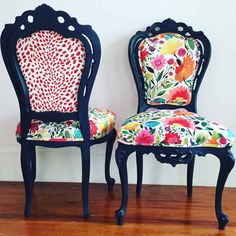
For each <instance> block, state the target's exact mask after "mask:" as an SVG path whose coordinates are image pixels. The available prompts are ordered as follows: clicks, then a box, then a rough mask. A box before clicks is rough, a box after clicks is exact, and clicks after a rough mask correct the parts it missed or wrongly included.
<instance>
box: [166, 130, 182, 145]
mask: <svg viewBox="0 0 236 236" xmlns="http://www.w3.org/2000/svg"><path fill="white" fill-rule="evenodd" d="M163 142H164V143H166V144H181V139H180V136H179V134H177V133H173V132H169V133H167V134H166V135H165V139H164V140H163Z"/></svg>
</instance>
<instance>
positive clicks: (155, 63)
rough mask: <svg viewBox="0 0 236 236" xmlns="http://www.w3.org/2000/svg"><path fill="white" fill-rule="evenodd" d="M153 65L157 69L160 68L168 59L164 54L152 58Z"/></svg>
mask: <svg viewBox="0 0 236 236" xmlns="http://www.w3.org/2000/svg"><path fill="white" fill-rule="evenodd" d="M151 63H152V66H153V68H154V69H156V70H160V69H161V68H162V67H163V66H164V65H165V63H166V59H165V57H164V56H163V55H160V56H157V57H156V58H154V59H153V60H152V62H151Z"/></svg>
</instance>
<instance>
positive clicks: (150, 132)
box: [117, 109, 234, 148]
mask: <svg viewBox="0 0 236 236" xmlns="http://www.w3.org/2000/svg"><path fill="white" fill-rule="evenodd" d="M233 139H234V135H233V133H232V132H231V131H230V130H228V129H227V128H225V127H224V126H222V125H220V124H217V123H215V122H212V121H209V120H208V119H205V118H203V117H201V116H199V115H198V114H196V113H192V112H188V111H187V110H185V109H176V110H152V111H146V112H142V113H138V114H137V115H134V116H132V117H130V118H129V119H128V120H126V122H125V123H124V124H123V125H122V126H121V127H120V128H119V129H118V131H117V140H118V142H120V143H124V144H128V145H145V146H160V147H162V146H166V147H217V148H223V147H226V146H232V143H233Z"/></svg>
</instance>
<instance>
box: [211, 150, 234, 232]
mask: <svg viewBox="0 0 236 236" xmlns="http://www.w3.org/2000/svg"><path fill="white" fill-rule="evenodd" d="M217 157H218V158H219V160H220V172H219V176H218V180H217V186H216V194H215V212H216V217H217V219H218V222H219V229H221V230H223V229H224V228H225V225H226V224H227V223H228V222H229V217H228V216H227V215H225V214H224V213H223V211H222V193H223V190H224V186H225V182H226V180H227V177H228V175H229V173H230V171H231V170H232V168H233V167H234V163H235V160H234V157H233V154H232V152H231V151H230V149H226V151H225V152H223V153H222V152H221V153H220V155H217Z"/></svg>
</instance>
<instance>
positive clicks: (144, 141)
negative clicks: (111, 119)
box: [135, 130, 154, 146]
mask: <svg viewBox="0 0 236 236" xmlns="http://www.w3.org/2000/svg"><path fill="white" fill-rule="evenodd" d="M153 141H154V135H153V134H151V133H150V132H149V131H148V130H142V131H140V132H139V133H138V135H137V136H136V138H135V142H136V143H137V144H141V145H146V146H148V145H151V144H152V143H153Z"/></svg>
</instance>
